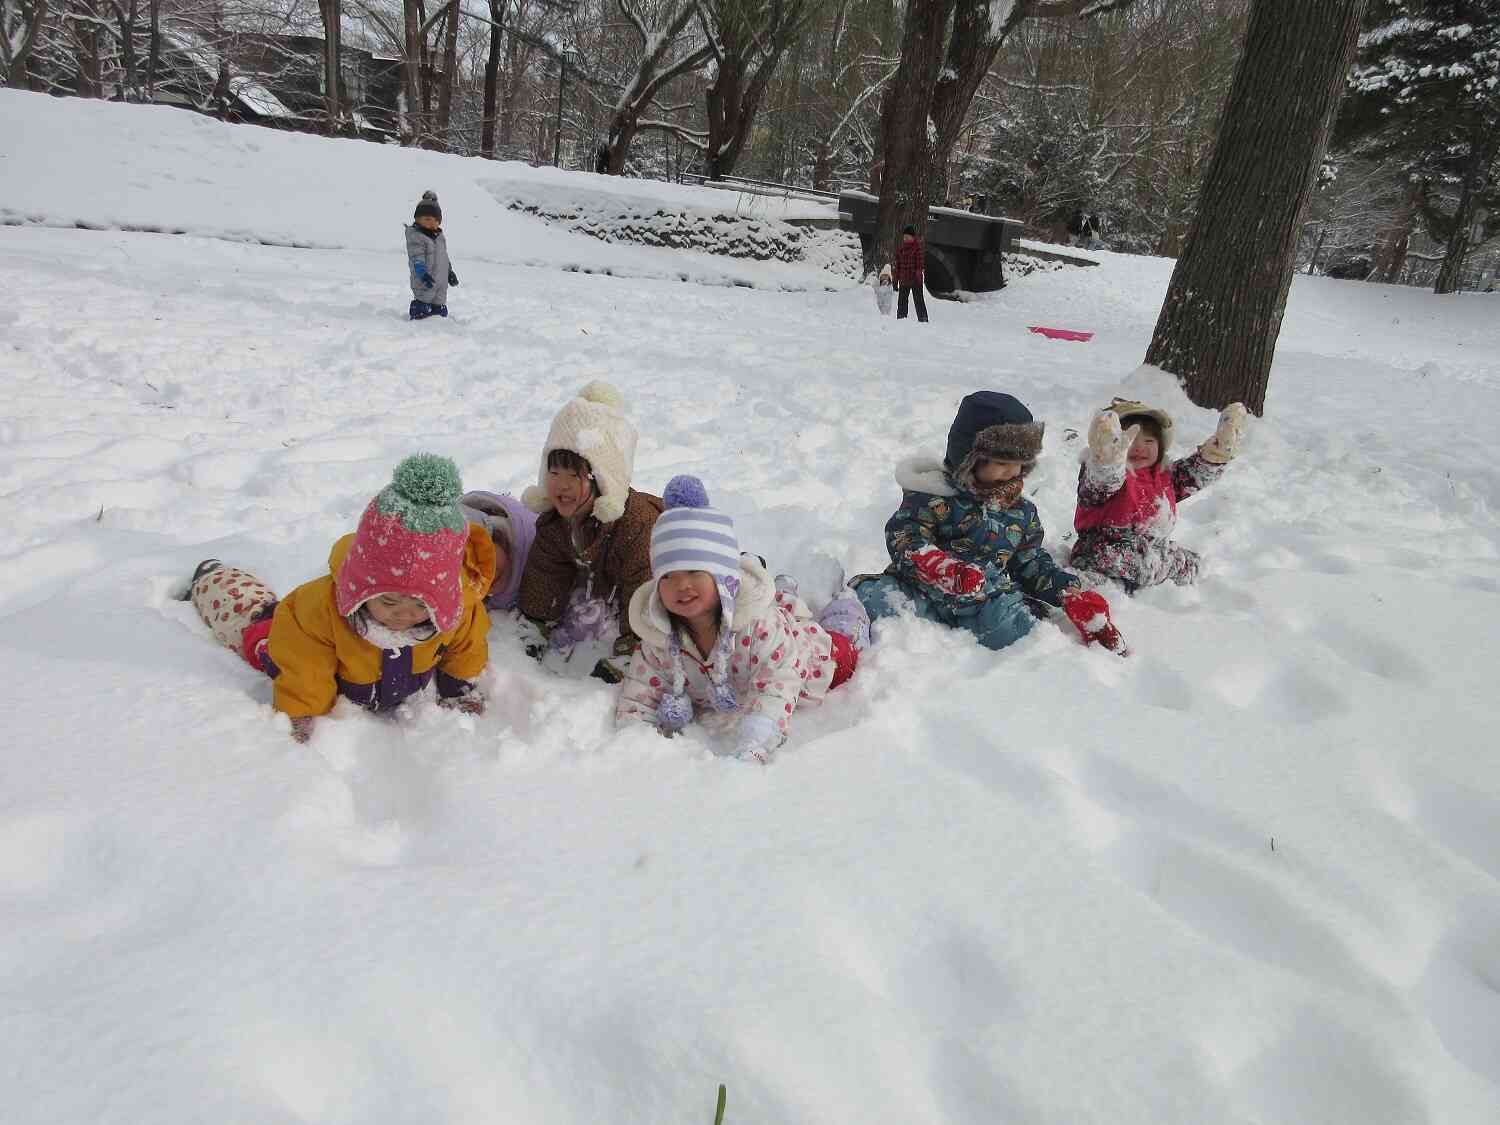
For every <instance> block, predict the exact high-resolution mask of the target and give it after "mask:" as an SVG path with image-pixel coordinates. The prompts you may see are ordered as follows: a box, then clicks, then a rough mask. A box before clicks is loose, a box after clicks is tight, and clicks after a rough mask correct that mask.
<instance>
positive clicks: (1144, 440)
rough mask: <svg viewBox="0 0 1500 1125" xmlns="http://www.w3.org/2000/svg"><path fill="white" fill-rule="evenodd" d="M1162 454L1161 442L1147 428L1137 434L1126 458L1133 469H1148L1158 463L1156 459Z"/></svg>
mask: <svg viewBox="0 0 1500 1125" xmlns="http://www.w3.org/2000/svg"><path fill="white" fill-rule="evenodd" d="M1160 455H1161V444H1160V443H1159V442H1158V441H1157V440H1156V436H1155V435H1154V434H1149V433H1147V432H1146V431H1145V430H1142V431H1141V432H1140V433H1138V434H1136V435H1135V441H1133V442H1131V444H1130V452H1129V453H1128V454H1127V455H1126V460H1127V462H1128V463H1129V465H1130V468H1131V470H1132V471H1134V470H1136V469H1147V468H1150V467H1151V466H1152V465H1154V464H1156V459H1157V457H1159V456H1160Z"/></svg>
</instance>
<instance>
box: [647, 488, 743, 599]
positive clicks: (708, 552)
mask: <svg viewBox="0 0 1500 1125" xmlns="http://www.w3.org/2000/svg"><path fill="white" fill-rule="evenodd" d="M661 499H662V504H663V506H664V507H665V509H666V510H665V511H663V512H662V514H661V515H659V516H658V517H657V518H656V524H655V526H654V527H653V528H652V529H651V577H653V578H661V577H663V576H665V575H668V574H673V573H675V572H677V571H679V570H704V571H707V572H708V573H709V574H712V575H713V576H714V578H715V579H716V580H722V579H725V578H733V579H735V580H736V582H738V579H739V575H740V541H739V539H738V538H737V537H736V536H735V534H734V520H732V519H730V518H729V516H727V515H725V514H724V513H723V512H721V511H718V510H717V509H715V508H710V507H709V506H708V493H707V492H706V491H705V490H704V488H703V482H702V481H701V480H699V479H698V478H697V477H692V476H686V475H684V476H677V477H673V478H672V479H671V480H669V481H668V482H667V487H666V488H664V489H662V494H661Z"/></svg>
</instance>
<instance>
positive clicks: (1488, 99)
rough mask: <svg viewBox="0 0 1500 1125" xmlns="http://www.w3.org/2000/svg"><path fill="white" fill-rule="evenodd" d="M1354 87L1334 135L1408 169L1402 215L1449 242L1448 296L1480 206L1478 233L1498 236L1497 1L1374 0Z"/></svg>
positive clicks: (1443, 279) (1441, 280) (1442, 285)
mask: <svg viewBox="0 0 1500 1125" xmlns="http://www.w3.org/2000/svg"><path fill="white" fill-rule="evenodd" d="M1350 86H1351V97H1350V98H1349V100H1348V102H1347V103H1346V105H1345V107H1344V110H1343V113H1342V121H1341V129H1340V131H1341V133H1342V134H1343V135H1344V138H1345V139H1346V140H1347V141H1349V142H1351V143H1352V144H1353V145H1354V146H1355V148H1356V150H1357V151H1358V152H1360V153H1361V155H1364V156H1367V157H1374V158H1377V159H1381V160H1384V161H1387V162H1396V163H1398V164H1399V165H1400V167H1401V168H1402V170H1403V171H1404V172H1405V173H1406V175H1407V177H1408V182H1409V185H1410V188H1409V194H1408V201H1409V206H1408V214H1409V215H1410V216H1412V218H1415V217H1416V216H1420V217H1421V218H1422V219H1423V220H1424V222H1425V223H1426V226H1427V230H1428V233H1429V234H1430V235H1431V236H1432V238H1433V239H1434V240H1435V241H1437V242H1441V243H1443V244H1445V246H1446V251H1445V254H1444V258H1443V267H1442V269H1441V270H1440V271H1439V273H1438V279H1437V285H1436V286H1435V289H1436V291H1437V292H1438V293H1451V292H1453V291H1455V290H1456V289H1457V288H1458V285H1459V281H1460V278H1461V276H1462V271H1463V266H1464V259H1465V257H1466V256H1467V254H1468V251H1469V246H1470V235H1471V233H1472V228H1473V227H1474V226H1475V222H1474V219H1475V212H1476V209H1478V208H1480V207H1486V208H1488V210H1489V211H1490V212H1491V214H1492V216H1493V217H1492V222H1491V225H1490V228H1489V230H1488V231H1486V232H1484V233H1483V234H1482V235H1481V237H1486V236H1488V235H1489V234H1493V233H1500V176H1497V168H1496V160H1497V157H1500V0H1373V2H1372V5H1371V18H1370V20H1369V21H1368V23H1367V30H1366V31H1365V32H1364V33H1363V34H1362V35H1361V36H1360V39H1359V55H1358V60H1357V63H1356V65H1355V67H1354V70H1353V74H1352V76H1351V78H1350ZM1444 189H1446V192H1445V190H1444ZM1443 194H1448V195H1449V197H1450V201H1451V202H1450V205H1449V206H1446V207H1445V206H1444V201H1443V199H1442V195H1443ZM1397 233H1398V234H1400V233H1401V232H1397ZM1402 244H1403V245H1404V240H1403V242H1402ZM1396 269H1399V264H1398V263H1391V262H1387V263H1385V270H1384V273H1385V275H1386V277H1387V278H1388V279H1389V278H1390V275H1391V274H1392V273H1394V272H1395V270H1396Z"/></svg>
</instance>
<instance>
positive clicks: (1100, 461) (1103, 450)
mask: <svg viewBox="0 0 1500 1125" xmlns="http://www.w3.org/2000/svg"><path fill="white" fill-rule="evenodd" d="M1140 432H1141V428H1140V426H1138V425H1137V426H1131V427H1130V429H1128V430H1126V431H1125V432H1124V433H1121V432H1120V416H1119V415H1118V414H1116V413H1115V412H1114V411H1113V410H1101V411H1099V413H1098V414H1095V415H1094V420H1093V421H1092V422H1090V423H1089V459H1090V460H1092V461H1093V463H1094V464H1095V465H1098V466H1099V467H1100V468H1118V467H1119V466H1121V465H1123V464H1125V458H1126V457H1128V456H1129V455H1130V447H1131V446H1132V445H1134V444H1135V439H1136V435H1137V434H1139V433H1140Z"/></svg>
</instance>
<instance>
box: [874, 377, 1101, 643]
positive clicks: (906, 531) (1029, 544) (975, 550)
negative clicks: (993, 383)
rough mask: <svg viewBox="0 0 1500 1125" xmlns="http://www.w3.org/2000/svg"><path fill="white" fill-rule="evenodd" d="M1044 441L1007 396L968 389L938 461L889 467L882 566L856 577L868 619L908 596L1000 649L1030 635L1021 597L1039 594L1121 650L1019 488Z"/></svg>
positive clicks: (1094, 599) (929, 615)
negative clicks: (890, 493) (891, 501)
mask: <svg viewBox="0 0 1500 1125" xmlns="http://www.w3.org/2000/svg"><path fill="white" fill-rule="evenodd" d="M1041 450H1042V423H1041V422H1038V421H1035V420H1034V419H1033V418H1032V416H1031V411H1029V410H1027V409H1026V407H1025V406H1024V405H1022V404H1021V403H1020V402H1019V401H1018V400H1017V399H1015V398H1014V397H1013V396H1011V395H1008V394H1001V393H1000V392H998V391H977V392H975V393H974V394H971V395H968V396H966V397H965V398H964V400H963V402H962V403H961V404H960V405H959V408H958V415H957V417H955V418H954V419H953V425H952V427H951V428H950V429H949V431H948V449H947V455H946V456H945V457H944V458H943V460H942V461H938V460H936V459H933V458H924V457H912V458H908V459H907V460H905V461H903V462H901V464H899V465H898V466H897V467H896V481H897V483H898V484H900V485H901V490H902V494H901V507H900V508H899V509H897V511H896V514H895V515H893V516H892V517H891V518H890V520H889V521H887V523H886V525H885V542H886V549H887V550H888V551H889V552H890V556H891V565H890V566H889V567H887V568H886V572H885V573H884V574H883V575H879V576H870V577H867V578H865V579H864V580H862V581H861V580H859V579H856V582H857V583H858V585H857V586H856V590H857V592H858V594H859V599H860V601H862V602H863V603H864V606H865V608H866V609H867V610H868V611H869V613H870V616H871V617H872V618H875V619H876V620H879V619H880V618H882V617H889V616H892V615H894V614H895V613H897V612H898V611H899V610H900V609H901V607H902V606H903V605H905V604H908V603H909V604H910V605H911V606H912V608H913V609H914V610H915V612H916V615H917V616H918V617H921V618H923V619H925V620H928V621H937V622H941V623H942V624H944V625H947V626H949V627H950V628H954V629H966V630H968V631H969V632H971V633H973V634H974V635H975V637H977V638H978V640H979V643H980V644H982V645H984V646H985V647H986V648H991V649H1001V648H1005V647H1006V646H1007V645H1010V644H1013V643H1014V642H1015V641H1018V640H1020V639H1021V638H1022V637H1024V636H1025V635H1026V634H1027V633H1029V632H1031V628H1032V626H1033V625H1034V624H1035V623H1036V619H1035V618H1034V617H1033V616H1032V613H1031V611H1030V609H1029V606H1028V602H1031V603H1044V604H1046V605H1051V606H1055V607H1057V608H1059V609H1062V610H1063V611H1064V612H1065V613H1066V615H1067V617H1068V619H1069V620H1070V621H1071V622H1072V623H1073V624H1074V626H1075V627H1076V628H1077V629H1078V632H1079V634H1080V635H1081V636H1082V638H1083V640H1084V643H1085V644H1093V643H1098V644H1100V645H1102V646H1103V647H1105V648H1107V649H1109V650H1111V651H1112V652H1116V653H1118V654H1120V655H1122V656H1123V655H1124V654H1125V646H1124V642H1123V640H1122V639H1121V638H1120V634H1119V631H1118V630H1117V629H1115V627H1114V624H1113V623H1112V622H1111V621H1110V618H1109V605H1108V603H1106V602H1105V600H1104V598H1103V597H1102V596H1100V595H1099V594H1096V593H1092V592H1088V591H1084V590H1083V589H1082V583H1081V580H1080V579H1079V577H1078V576H1077V575H1076V574H1069V573H1068V572H1067V571H1065V570H1063V569H1062V568H1061V567H1059V566H1058V565H1057V564H1056V563H1055V562H1053V561H1052V556H1051V555H1049V554H1048V553H1047V551H1046V549H1045V548H1043V546H1042V540H1043V538H1044V536H1043V531H1042V523H1041V520H1040V519H1039V518H1038V517H1037V511H1036V505H1035V504H1033V503H1032V502H1031V501H1030V500H1028V499H1026V498H1025V497H1024V496H1022V495H1021V489H1022V485H1023V484H1024V482H1025V478H1026V475H1027V474H1028V473H1029V472H1030V471H1031V470H1032V468H1033V467H1035V465H1036V460H1037V457H1038V456H1039V455H1040V453H1041ZM901 595H904V597H903V596H901Z"/></svg>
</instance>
